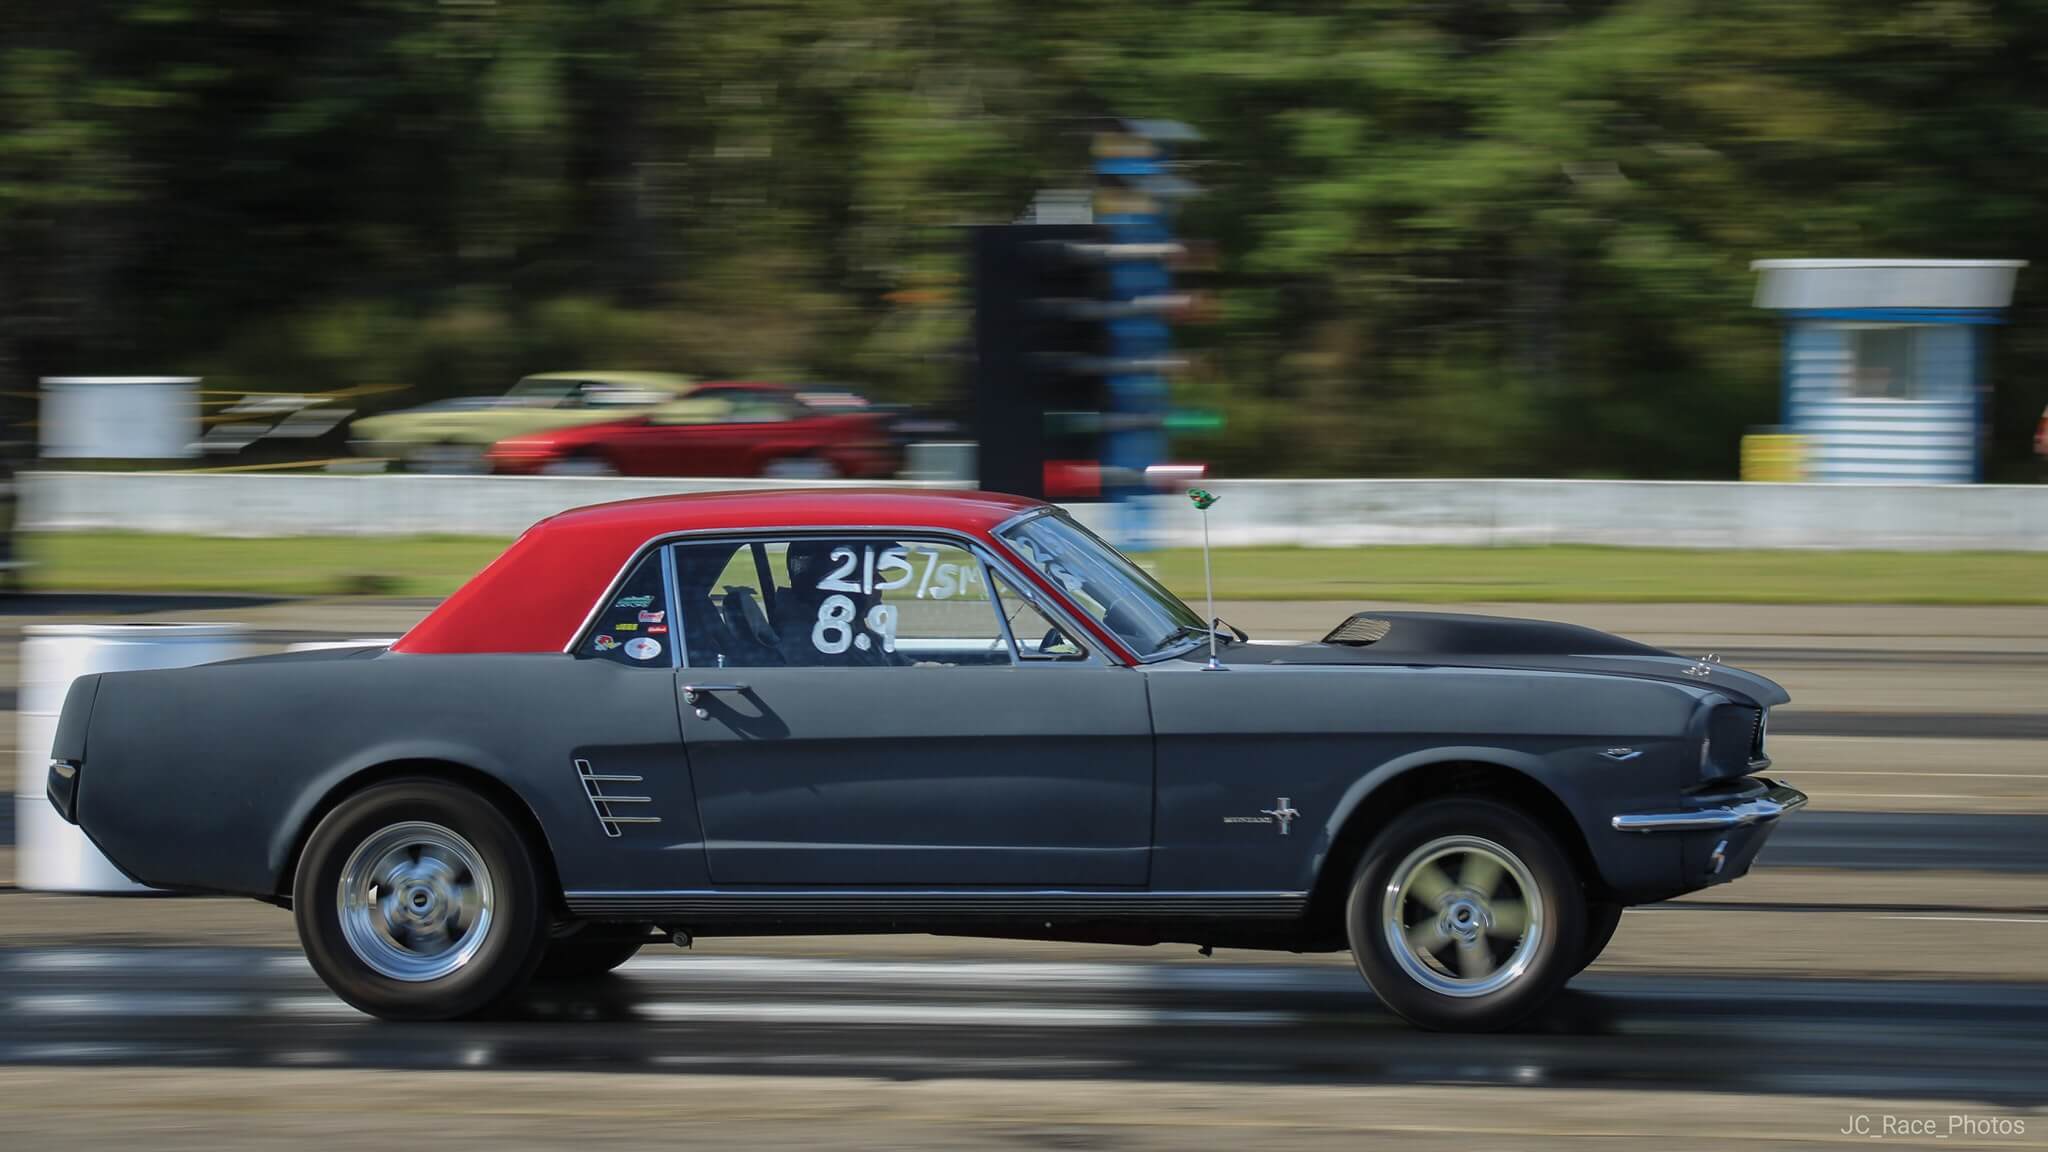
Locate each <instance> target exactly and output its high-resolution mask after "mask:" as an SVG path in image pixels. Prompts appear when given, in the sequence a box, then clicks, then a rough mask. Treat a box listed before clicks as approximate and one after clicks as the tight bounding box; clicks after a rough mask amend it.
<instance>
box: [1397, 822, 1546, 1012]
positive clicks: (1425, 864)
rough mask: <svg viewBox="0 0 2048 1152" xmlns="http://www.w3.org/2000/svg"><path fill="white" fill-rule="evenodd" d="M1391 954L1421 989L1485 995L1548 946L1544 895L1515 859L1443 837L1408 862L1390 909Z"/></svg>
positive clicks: (1468, 839) (1400, 870) (1495, 847)
mask: <svg viewBox="0 0 2048 1152" xmlns="http://www.w3.org/2000/svg"><path fill="white" fill-rule="evenodd" d="M1382 909H1383V910H1382V920H1383V922H1384V926H1385V929H1386V938H1387V948H1388V951H1390V952H1391V953H1393V957H1394V961H1395V963H1397V964H1399V965H1400V966H1401V970H1402V971H1403V972H1405V973H1407V975H1408V976H1409V977H1410V978H1411V979H1413V980H1414V981H1415V982H1416V983H1418V984H1420V985H1422V986H1423V987H1425V988H1427V989H1429V990H1430V991H1432V992H1437V993H1441V994H1443V995H1445V996H1460V997H1467V996H1484V995H1487V994H1488V993H1490V992H1498V991H1499V990H1501V989H1502V988H1505V987H1507V986H1508V985H1510V984H1512V983H1514V982H1515V980H1517V979H1518V978H1520V977H1521V975H1522V974H1523V973H1524V972H1526V971H1528V969H1529V965H1530V963H1531V962H1532V961H1533V960H1534V959H1535V956H1536V949H1537V947H1538V946H1539V945H1541V944H1542V942H1543V930H1544V923H1543V896H1542V893H1541V892H1540V891H1539V890H1538V889H1537V887H1536V880H1535V877H1533V876H1532V875H1530V872H1529V869H1528V866H1527V865H1525V864H1523V863H1522V861H1521V860H1520V859H1519V858H1517V857H1516V856H1515V854H1514V853H1513V852H1510V851H1508V850H1507V849H1506V848H1503V847H1501V846H1500V845H1499V844H1496V843H1494V842H1493V841H1491V840H1486V839H1482V838H1481V837H1478V836H1443V837H1439V838H1437V839H1435V840H1431V841H1430V842H1428V843H1427V844H1424V845H1422V846H1421V847H1420V848H1417V849H1416V850H1415V851H1413V852H1410V853H1409V854H1408V856H1407V858H1406V859H1404V860H1402V861H1401V863H1400V865H1399V866H1398V867H1396V868H1395V869H1394V871H1393V874H1392V875H1391V876H1389V877H1388V879H1387V887H1386V894H1385V897H1384V900H1383V904H1382Z"/></svg>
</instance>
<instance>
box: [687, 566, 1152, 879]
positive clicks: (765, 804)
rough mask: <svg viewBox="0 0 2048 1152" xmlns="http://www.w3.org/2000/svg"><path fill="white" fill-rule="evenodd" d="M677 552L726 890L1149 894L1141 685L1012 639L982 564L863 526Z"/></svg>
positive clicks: (1061, 649)
mask: <svg viewBox="0 0 2048 1152" xmlns="http://www.w3.org/2000/svg"><path fill="white" fill-rule="evenodd" d="M673 547H674V549H675V551H674V554H673V555H674V571H675V581H676V589H677V597H678V603H679V605H681V610H680V611H679V612H678V613H677V619H678V626H679V627H680V628H681V629H682V630H683V636H682V639H681V643H682V644H683V645H684V655H685V661H686V666H685V667H683V668H681V669H679V670H678V671H677V672H676V685H677V693H678V704H679V706H680V708H681V713H682V730H683V737H684V745H685V748H686V750H687V753H688V756H689V760H690V771H691V778H692V781H693V783H694V786H695V787H694V791H695V794H696V802H697V809H698V817H699V820H700V822H701V823H702V826H703V830H704V844H705V855H706V862H707V867H708V868H709V871H710V876H711V879H712V882H713V883H714V884H715V885H718V886H720V887H725V886H729V885H787V886H798V887H805V888H814V887H832V886H842V885H844V886H893V885H914V886H919V887H930V888H958V887H974V886H1015V887H1027V888H1098V887H1100V888H1138V887H1142V886H1144V885H1145V884H1146V882H1147V880H1148V878H1149V868H1150V856H1151V834H1152V730H1151V717H1150V712H1149V709H1148V707H1147V703H1146V696H1145V685H1144V681H1143V678H1142V677H1141V676H1140V675H1139V674H1138V673H1137V672H1136V671H1135V670H1133V669H1129V668H1122V667H1114V666H1110V665H1108V664H1107V663H1105V662H1102V661H1100V660H1098V659H1096V658H1094V657H1093V656H1092V655H1090V654H1089V653H1087V652H1086V651H1085V650H1083V649H1081V648H1079V647H1078V646H1075V645H1073V644H1072V643H1071V642H1070V641H1064V640H1062V641H1059V642H1056V643H1055V644H1053V645H1050V646H1047V645H1046V644H1044V642H1043V633H1042V632H1041V633H1040V634H1039V635H1032V636H1026V637H1016V638H1015V640H1018V641H1022V642H1023V643H1022V645H1019V644H1017V643H1014V642H1013V638H1012V637H1011V635H1010V628H1009V626H1008V623H1007V619H1006V617H1005V616H1004V615H1003V614H1002V613H1001V611H1000V610H1001V608H1002V605H1003V601H1002V599H1001V598H1000V596H999V595H998V594H992V593H991V591H990V587H991V582H990V575H989V573H990V569H989V568H988V566H987V564H986V562H985V560H984V558H983V557H982V556H980V555H979V554H978V553H977V552H976V551H974V550H972V549H971V548H969V547H968V546H966V545H965V544H964V543H963V542H960V541H956V540H948V539H941V538H937V537H932V538H919V537H915V536H899V535H865V534H863V535H852V534H841V535H837V536H833V537H829V538H826V537H806V536H791V537H785V538H780V539H750V540H746V541H722V542H717V543H687V544H678V545H675V546H673ZM1013 607H1014V606H1013Z"/></svg>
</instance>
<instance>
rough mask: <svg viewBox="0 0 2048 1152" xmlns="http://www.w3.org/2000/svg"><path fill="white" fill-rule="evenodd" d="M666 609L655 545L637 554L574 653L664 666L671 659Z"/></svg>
mask: <svg viewBox="0 0 2048 1152" xmlns="http://www.w3.org/2000/svg"><path fill="white" fill-rule="evenodd" d="M668 611H669V609H668V589H667V588H666V587H665V586H664V584H663V581H662V578H661V550H660V549H658V548H657V549H655V550H654V551H652V552H649V553H648V554H647V555H645V556H642V557H641V558H640V562H639V563H638V564H637V565H635V566H634V568H633V574H632V575H630V576H628V577H626V582H625V583H623V584H621V585H619V587H618V588H617V589H616V590H614V591H613V592H612V594H611V598H610V599H609V600H607V601H605V603H604V606H603V607H602V608H600V609H599V610H598V613H597V619H596V620H594V621H593V622H592V624H591V629H590V634H589V635H587V636H585V637H584V638H583V643H582V644H581V645H580V646H579V647H578V648H577V649H576V655H577V656H579V657H592V658H595V659H599V660H615V661H617V662H618V663H620V664H630V665H635V666H638V667H643V668H649V667H651V668H667V667H669V666H670V663H671V661H672V657H671V654H670V652H669V625H670V621H669V617H668Z"/></svg>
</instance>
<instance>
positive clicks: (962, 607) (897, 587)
mask: <svg viewBox="0 0 2048 1152" xmlns="http://www.w3.org/2000/svg"><path fill="white" fill-rule="evenodd" d="M675 569H676V588H677V593H676V594H677V604H676V614H677V618H678V620H679V622H680V627H681V628H682V630H683V632H682V634H683V637H684V644H685V651H684V657H685V661H686V663H688V664H689V665H690V666H691V667H693V668H760V667H825V668H908V667H913V666H931V665H941V666H950V667H969V666H1008V665H1009V664H1010V663H1011V652H1010V646H1009V642H1008V640H1007V639H1006V638H1005V635H1004V632H1003V628H1002V625H1001V622H1000V621H999V620H998V618H997V616H996V611H995V600H994V598H993V597H992V596H991V595H990V593H989V587H988V581H987V579H986V577H985V576H984V575H983V571H984V570H983V568H982V563H981V560H980V558H979V557H977V556H976V555H975V554H974V553H973V552H971V551H969V550H968V549H966V548H964V547H961V546H960V545H957V544H952V543H946V542H943V541H937V540H920V539H916V538H910V537H887V536H845V537H825V536H818V537H809V536H806V537H795V538H788V539H773V540H753V541H747V542H745V543H730V542H721V543H702V544H697V543H692V544H678V545H676V546H675Z"/></svg>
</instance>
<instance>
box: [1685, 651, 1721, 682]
mask: <svg viewBox="0 0 2048 1152" xmlns="http://www.w3.org/2000/svg"><path fill="white" fill-rule="evenodd" d="M1720 662H1721V657H1720V656H1718V655H1716V654H1715V653H1712V652H1709V653H1707V654H1706V655H1705V656H1702V657H1700V658H1699V659H1697V660H1695V661H1693V662H1692V663H1691V664H1689V665H1687V666H1686V669H1685V674H1686V675H1687V676H1698V677H1699V678H1701V679H1702V680H1704V679H1706V678H1707V677H1708V676H1711V675H1713V674H1714V665H1716V664H1719V663H1720Z"/></svg>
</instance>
